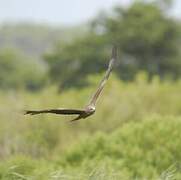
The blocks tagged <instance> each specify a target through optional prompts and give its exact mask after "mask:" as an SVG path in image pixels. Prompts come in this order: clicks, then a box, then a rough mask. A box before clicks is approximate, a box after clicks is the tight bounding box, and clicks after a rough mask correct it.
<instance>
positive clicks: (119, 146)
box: [60, 116, 181, 179]
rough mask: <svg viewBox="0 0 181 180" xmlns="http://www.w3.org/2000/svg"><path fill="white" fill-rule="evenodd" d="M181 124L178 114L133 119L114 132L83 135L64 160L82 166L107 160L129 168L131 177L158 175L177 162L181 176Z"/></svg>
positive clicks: (119, 167)
mask: <svg viewBox="0 0 181 180" xmlns="http://www.w3.org/2000/svg"><path fill="white" fill-rule="evenodd" d="M180 127H181V118H176V117H159V116H153V117H151V118H146V119H143V120H142V121H139V122H129V123H128V124H125V125H123V126H122V127H120V128H119V129H118V130H116V131H115V132H113V133H112V134H103V133H97V134H95V135H94V136H93V137H88V138H82V139H83V141H82V142H79V143H76V145H75V146H74V147H73V148H71V149H69V152H68V153H66V155H65V156H64V157H63V158H62V159H64V161H63V164H64V165H66V166H68V167H70V166H72V167H74V168H77V169H79V168H80V167H81V168H83V167H89V166H90V164H91V163H92V162H93V167H94V166H95V164H96V163H100V162H102V163H105V164H106V163H107V164H108V166H111V167H112V168H114V170H115V169H116V172H122V173H120V174H123V173H124V172H128V174H129V178H130V179H132V178H136V177H137V178H144V179H145V178H148V179H154V178H155V179H156V178H158V177H159V176H160V175H161V174H162V172H164V171H165V170H167V169H168V168H169V167H171V166H174V168H175V173H176V174H177V175H179V177H181V174H180V164H179V163H180V161H181V155H180V151H181V144H180V139H179V138H178V137H179V136H180V131H181V129H180ZM60 164H61V161H60ZM93 167H91V168H93ZM89 168H90V167H89ZM177 168H178V169H177ZM177 170H178V172H176V171H177Z"/></svg>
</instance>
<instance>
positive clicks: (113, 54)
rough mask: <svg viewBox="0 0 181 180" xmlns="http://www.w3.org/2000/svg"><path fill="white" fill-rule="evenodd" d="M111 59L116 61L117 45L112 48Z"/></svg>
mask: <svg viewBox="0 0 181 180" xmlns="http://www.w3.org/2000/svg"><path fill="white" fill-rule="evenodd" d="M112 58H114V59H116V58H117V45H116V44H114V45H113V47H112Z"/></svg>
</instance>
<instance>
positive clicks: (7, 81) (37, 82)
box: [0, 49, 47, 90]
mask: <svg viewBox="0 0 181 180" xmlns="http://www.w3.org/2000/svg"><path fill="white" fill-rule="evenodd" d="M46 75H47V70H46V67H45V65H44V64H43V63H40V62H37V61H33V60H30V59H27V57H26V56H24V55H22V54H21V53H18V52H17V51H14V50H12V49H5V50H1V51H0V88H3V89H17V88H26V89H29V90H36V89H39V88H40V87H42V86H43V85H44V84H45V80H46V78H47V76H46Z"/></svg>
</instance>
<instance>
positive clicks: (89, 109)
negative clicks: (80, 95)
mask: <svg viewBox="0 0 181 180" xmlns="http://www.w3.org/2000/svg"><path fill="white" fill-rule="evenodd" d="M95 110H96V108H95V106H91V105H89V106H87V107H86V111H87V112H90V113H91V114H92V113H94V112H95Z"/></svg>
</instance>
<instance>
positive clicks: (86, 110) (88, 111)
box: [25, 47, 117, 121]
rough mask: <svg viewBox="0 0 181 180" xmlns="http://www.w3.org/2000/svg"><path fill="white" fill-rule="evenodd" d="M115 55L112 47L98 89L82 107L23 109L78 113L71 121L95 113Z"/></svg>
mask: <svg viewBox="0 0 181 180" xmlns="http://www.w3.org/2000/svg"><path fill="white" fill-rule="evenodd" d="M116 57H117V49H116V47H113V49H112V56H111V60H110V61H109V66H108V69H107V71H106V73H105V75H104V77H103V79H102V81H101V82H100V84H99V86H98V89H97V90H96V92H95V93H94V94H93V96H92V98H91V100H90V102H89V104H88V105H87V106H86V107H85V108H84V109H64V108H57V109H45V110H27V111H25V114H30V115H36V114H42V113H53V114H61V115H62V114H63V115H72V114H75V115H78V116H77V117H76V118H75V119H73V120H71V121H77V120H80V119H85V118H87V117H88V116H91V115H92V114H94V113H95V110H96V102H97V99H98V97H99V95H100V94H101V92H102V90H103V88H104V86H105V84H106V82H107V80H108V78H109V75H110V73H111V71H112V69H113V65H114V63H115V60H116Z"/></svg>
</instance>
